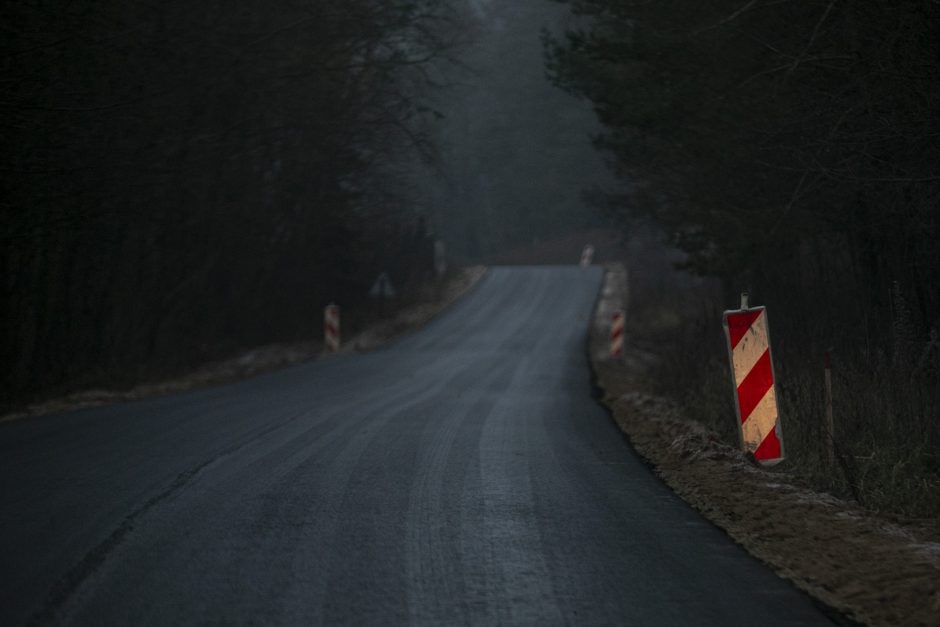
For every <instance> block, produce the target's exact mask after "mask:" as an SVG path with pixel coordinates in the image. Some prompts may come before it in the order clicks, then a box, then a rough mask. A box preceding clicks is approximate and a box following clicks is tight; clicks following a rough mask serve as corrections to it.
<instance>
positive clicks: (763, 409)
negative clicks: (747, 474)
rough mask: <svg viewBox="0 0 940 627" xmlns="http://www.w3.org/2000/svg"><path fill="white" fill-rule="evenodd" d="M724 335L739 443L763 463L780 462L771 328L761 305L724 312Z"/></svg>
mask: <svg viewBox="0 0 940 627" xmlns="http://www.w3.org/2000/svg"><path fill="white" fill-rule="evenodd" d="M724 327H725V334H726V335H727V337H728V351H729V354H730V356H731V369H732V371H733V373H734V385H735V389H736V394H735V400H736V401H737V402H736V403H735V406H736V408H737V410H738V421H739V424H740V428H741V431H740V433H741V445H742V447H743V448H744V450H745V451H746V452H749V453H752V454H753V455H754V459H756V460H757V461H758V462H760V463H761V464H763V465H765V466H771V465H773V464H776V463H778V462H781V461H783V458H784V456H783V436H782V433H781V430H780V416H779V415H778V413H777V393H776V390H775V388H774V368H773V362H772V361H771V354H770V330H769V326H768V324H767V310H766V309H765V308H764V307H755V308H753V309H739V310H736V311H726V312H725V314H724Z"/></svg>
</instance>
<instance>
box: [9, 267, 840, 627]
mask: <svg viewBox="0 0 940 627" xmlns="http://www.w3.org/2000/svg"><path fill="white" fill-rule="evenodd" d="M601 276H602V272H601V270H600V269H598V268H589V269H586V270H584V269H581V268H578V267H560V266H556V267H513V268H509V267H507V268H494V269H491V270H490V272H489V273H488V275H487V276H486V277H484V279H483V280H482V281H481V283H480V285H479V286H478V287H477V288H476V289H475V291H473V292H472V293H471V294H470V295H469V296H467V297H465V298H464V300H463V301H461V302H460V303H458V304H457V305H455V306H454V307H453V308H451V309H450V310H449V311H447V312H446V313H445V314H443V315H441V316H440V317H438V318H437V319H435V320H434V321H433V322H432V323H431V324H429V325H428V326H427V327H426V328H424V329H423V330H421V331H420V332H417V333H415V334H413V335H410V336H407V337H405V338H402V339H399V340H397V341H394V342H392V343H390V344H388V345H386V346H385V347H384V348H383V349H381V350H378V351H375V352H372V353H368V354H343V355H340V356H337V357H332V358H326V359H320V360H316V361H313V362H310V363H307V364H305V365H301V366H297V367H294V368H291V369H288V370H284V371H281V372H277V373H273V374H267V375H264V376H260V377H257V378H255V379H251V380H248V381H243V382H241V383H237V384H233V385H228V386H223V387H217V388H212V389H205V390H199V391H194V392H189V393H185V394H181V395H177V396H170V397H164V398H156V399H150V400H146V401H141V402H136V403H129V404H123V405H114V406H110V407H104V408H95V409H88V410H82V411H76V412H72V413H68V414H62V415H55V416H46V417H41V418H33V419H29V420H21V421H15V422H11V423H6V424H3V425H0V486H2V495H3V508H2V518H0V555H2V556H3V565H2V585H0V622H2V623H3V624H22V623H25V622H29V621H35V622H39V623H44V624H45V623H49V622H52V623H75V624H95V625H141V624H154V625H159V624H180V623H190V624H192V623H207V622H215V623H233V622H234V623H251V624H257V623H272V624H305V625H306V624H323V623H328V624H335V623H347V624H380V625H385V624H401V623H415V624H470V623H473V624H496V623H502V624H540V625H542V624H584V625H588V624H591V625H593V624H630V625H721V626H731V625H763V626H771V625H817V624H828V623H829V621H828V619H827V618H826V616H825V615H823V614H822V613H821V612H820V611H819V610H818V609H817V608H816V607H814V605H813V604H812V603H811V601H810V600H809V599H808V598H807V597H805V596H804V595H803V594H801V593H799V592H797V591H796V590H795V589H794V588H792V587H791V586H790V585H789V584H788V583H786V582H784V581H782V580H780V579H778V578H777V577H776V576H774V575H773V574H772V573H771V572H770V571H769V570H767V569H766V568H765V567H764V566H762V565H761V564H759V563H758V562H756V561H755V560H753V559H752V558H750V557H749V556H748V555H747V554H746V553H744V551H742V550H741V549H740V548H739V547H737V546H736V545H735V544H734V543H733V542H731V541H730V540H729V539H728V538H727V536H725V535H724V534H723V533H722V532H720V531H718V530H717V529H716V528H714V527H712V526H711V525H710V524H709V523H707V522H705V521H704V520H703V519H702V518H700V517H699V515H698V514H696V513H695V512H694V511H693V510H692V509H690V508H689V507H688V506H687V505H685V504H684V503H683V502H682V501H681V500H679V499H678V498H677V497H676V496H674V495H673V494H672V493H671V492H670V491H669V489H668V488H666V487H665V486H664V485H663V484H662V483H661V482H660V481H659V480H658V479H657V478H656V477H654V476H653V475H652V474H651V473H650V471H649V470H648V469H647V468H646V466H644V465H643V463H642V462H641V461H640V460H639V459H638V458H637V456H636V455H635V454H634V453H633V451H632V450H631V448H630V447H629V446H628V444H627V443H626V442H625V440H624V439H623V437H622V436H621V434H620V432H619V430H618V428H617V427H616V426H615V425H614V423H613V422H612V421H611V419H610V418H609V416H608V415H607V414H606V412H605V410H604V409H602V408H601V407H600V406H599V405H598V404H597V403H596V402H595V401H594V399H593V398H592V387H591V374H590V371H589V367H588V360H587V353H586V333H587V329H588V324H589V319H590V316H591V312H592V307H593V304H594V301H595V298H596V296H597V292H598V288H599V286H600V283H601Z"/></svg>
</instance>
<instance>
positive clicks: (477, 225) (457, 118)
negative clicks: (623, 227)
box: [416, 0, 612, 257]
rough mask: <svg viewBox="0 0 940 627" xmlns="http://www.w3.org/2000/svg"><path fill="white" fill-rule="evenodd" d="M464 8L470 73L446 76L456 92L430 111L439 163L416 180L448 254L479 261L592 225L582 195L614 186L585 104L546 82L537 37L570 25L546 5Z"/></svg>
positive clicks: (542, 0) (536, 0) (446, 93)
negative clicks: (469, 29) (471, 27)
mask: <svg viewBox="0 0 940 627" xmlns="http://www.w3.org/2000/svg"><path fill="white" fill-rule="evenodd" d="M469 4H470V6H471V9H472V11H471V15H472V20H471V21H475V22H476V24H475V26H476V30H475V32H474V33H473V34H472V39H473V42H472V43H471V44H470V45H468V46H467V47H466V48H465V49H464V50H462V51H461V53H460V61H461V62H462V63H464V64H465V65H466V66H467V68H466V69H465V70H461V69H460V68H457V69H450V70H448V71H447V73H448V76H447V77H446V78H445V80H446V81H447V82H449V83H454V84H453V85H452V86H451V87H450V88H448V89H445V90H443V92H442V93H441V95H440V96H439V97H438V99H437V102H436V103H435V106H436V108H437V109H438V110H439V111H440V112H441V113H442V114H443V116H444V117H443V118H442V119H441V120H439V122H438V124H437V132H436V133H435V134H436V140H437V146H438V150H439V157H440V163H438V164H437V165H436V166H433V167H430V168H428V169H425V170H423V171H422V174H420V175H419V176H418V177H417V178H418V181H416V182H417V187H418V188H419V189H421V190H423V191H425V192H426V193H427V197H426V200H425V202H426V203H427V204H428V205H429V206H430V208H431V210H430V213H431V214H432V216H433V218H432V221H433V223H434V226H435V227H436V229H437V231H438V232H439V233H440V234H441V236H442V237H443V238H444V239H445V240H446V241H447V243H448V245H449V247H450V250H451V252H452V253H454V254H456V255H457V256H467V257H475V256H481V255H488V254H494V253H498V252H500V251H501V250H503V249H505V248H507V247H511V246H513V245H517V244H526V243H530V242H532V241H533V240H534V239H538V238H545V237H550V236H552V235H555V234H558V233H559V232H567V231H570V230H572V229H577V228H580V227H582V226H586V225H591V224H595V223H596V221H597V218H596V211H595V210H594V209H591V208H589V207H587V206H586V205H585V202H584V201H583V199H582V197H581V196H582V190H584V189H585V188H588V187H592V186H596V185H603V186H604V187H609V186H610V185H611V184H612V183H611V180H612V179H611V177H610V175H609V173H608V171H607V168H606V166H605V165H604V163H603V161H602V159H601V157H600V155H599V154H598V153H597V152H596V151H595V149H594V147H593V146H592V144H591V136H592V135H594V134H595V133H597V132H598V130H599V127H598V126H597V122H596V119H595V116H594V114H593V112H592V110H591V106H590V104H589V103H587V102H585V101H581V100H578V99H576V98H574V97H572V96H570V95H568V94H566V93H564V92H562V91H561V90H559V89H557V88H556V87H554V86H553V85H552V84H551V83H550V81H549V80H548V78H547V76H546V72H545V65H544V57H543V49H542V42H541V37H540V35H541V31H542V29H543V28H548V29H550V30H551V31H552V32H554V33H559V32H561V31H562V30H563V29H564V28H565V26H568V25H569V24H570V22H569V21H570V20H571V19H574V18H572V17H571V16H570V15H569V13H568V8H567V7H566V6H563V5H558V4H556V3H554V2H550V1H548V0H514V1H512V2H506V1H502V2H499V1H496V0H470V2H469Z"/></svg>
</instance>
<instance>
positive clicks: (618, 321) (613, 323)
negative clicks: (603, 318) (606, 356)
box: [610, 309, 624, 359]
mask: <svg viewBox="0 0 940 627" xmlns="http://www.w3.org/2000/svg"><path fill="white" fill-rule="evenodd" d="M623 327H624V313H623V310H620V309H618V310H617V311H615V312H614V313H613V315H612V316H611V320H610V357H611V359H623Z"/></svg>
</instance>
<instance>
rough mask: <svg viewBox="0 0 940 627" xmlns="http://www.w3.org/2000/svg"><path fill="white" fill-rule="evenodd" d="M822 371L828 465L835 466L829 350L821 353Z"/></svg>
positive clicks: (834, 432) (834, 433) (834, 435)
mask: <svg viewBox="0 0 940 627" xmlns="http://www.w3.org/2000/svg"><path fill="white" fill-rule="evenodd" d="M823 366H824V369H823V372H824V377H825V383H826V428H827V430H828V433H827V434H826V435H827V437H826V445H827V446H826V448H827V450H828V453H829V466H830V467H832V466H835V463H836V450H835V449H836V441H835V438H836V430H835V421H834V420H833V419H832V362H831V361H830V359H829V351H826V352H825V354H824V355H823Z"/></svg>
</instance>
